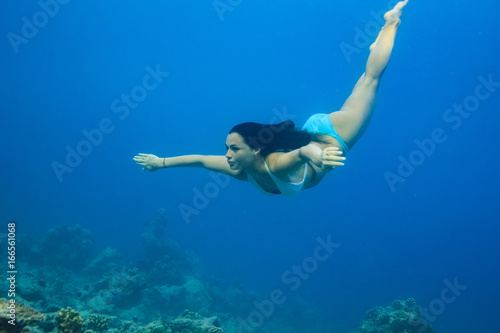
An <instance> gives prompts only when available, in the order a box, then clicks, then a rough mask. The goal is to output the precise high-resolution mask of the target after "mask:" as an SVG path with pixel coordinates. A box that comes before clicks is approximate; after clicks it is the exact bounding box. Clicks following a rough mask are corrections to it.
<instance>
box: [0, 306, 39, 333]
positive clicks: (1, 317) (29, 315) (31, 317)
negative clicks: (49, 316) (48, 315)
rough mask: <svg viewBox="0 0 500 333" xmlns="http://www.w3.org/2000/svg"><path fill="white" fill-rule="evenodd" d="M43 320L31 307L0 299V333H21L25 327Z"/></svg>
mask: <svg viewBox="0 0 500 333" xmlns="http://www.w3.org/2000/svg"><path fill="white" fill-rule="evenodd" d="M11 310H12V311H11ZM44 320H45V316H44V315H43V314H41V313H40V312H38V311H37V310H35V309H33V308H32V307H30V306H27V305H20V304H18V303H11V302H10V301H9V300H6V299H5V298H0V332H12V333H16V332H21V331H22V330H23V328H24V327H26V326H27V325H29V324H31V323H35V322H39V321H44ZM9 322H10V323H9Z"/></svg>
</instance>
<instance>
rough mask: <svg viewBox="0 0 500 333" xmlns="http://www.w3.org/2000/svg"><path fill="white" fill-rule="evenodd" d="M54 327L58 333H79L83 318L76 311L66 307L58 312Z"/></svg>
mask: <svg viewBox="0 0 500 333" xmlns="http://www.w3.org/2000/svg"><path fill="white" fill-rule="evenodd" d="M56 326H57V331H58V332H60V333H80V332H81V330H82V327H83V318H82V317H81V316H80V314H79V313H78V311H76V310H74V309H72V308H70V307H67V308H66V309H61V311H59V316H58V317H57V318H56Z"/></svg>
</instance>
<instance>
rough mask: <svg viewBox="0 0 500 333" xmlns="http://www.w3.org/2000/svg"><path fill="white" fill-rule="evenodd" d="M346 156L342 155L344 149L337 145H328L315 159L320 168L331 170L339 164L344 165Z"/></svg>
mask: <svg viewBox="0 0 500 333" xmlns="http://www.w3.org/2000/svg"><path fill="white" fill-rule="evenodd" d="M343 161H345V157H343V156H342V151H341V150H340V149H339V148H337V147H326V148H325V149H323V151H322V152H321V154H320V155H319V156H318V157H317V159H316V161H313V162H314V163H315V164H317V165H318V166H319V167H320V168H323V169H325V170H328V171H331V170H333V169H334V168H335V167H337V166H342V165H344V163H343Z"/></svg>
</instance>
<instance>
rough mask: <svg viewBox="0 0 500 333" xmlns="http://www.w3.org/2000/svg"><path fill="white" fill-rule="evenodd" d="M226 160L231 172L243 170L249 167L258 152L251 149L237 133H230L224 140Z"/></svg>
mask: <svg viewBox="0 0 500 333" xmlns="http://www.w3.org/2000/svg"><path fill="white" fill-rule="evenodd" d="M226 150H227V153H226V158H227V163H229V167H230V168H231V169H232V170H243V169H246V168H247V167H248V166H249V165H251V164H252V163H253V162H254V161H255V158H256V157H257V153H258V151H256V150H255V149H252V148H251V147H250V146H249V145H247V144H246V143H245V140H244V139H243V137H242V136H241V135H239V134H238V133H230V134H229V135H228V136H227V139H226Z"/></svg>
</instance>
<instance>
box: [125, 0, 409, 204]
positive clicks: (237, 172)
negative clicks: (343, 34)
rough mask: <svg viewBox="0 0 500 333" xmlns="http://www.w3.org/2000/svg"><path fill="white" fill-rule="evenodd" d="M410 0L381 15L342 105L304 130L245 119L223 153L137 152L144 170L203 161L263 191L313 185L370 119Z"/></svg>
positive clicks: (338, 161)
mask: <svg viewBox="0 0 500 333" xmlns="http://www.w3.org/2000/svg"><path fill="white" fill-rule="evenodd" d="M407 3H408V0H405V1H400V2H398V3H397V4H396V6H395V7H394V8H393V9H392V10H390V11H388V12H387V13H386V14H385V15H384V20H385V25H384V27H382V30H381V31H380V33H379V35H378V37H377V39H376V41H375V42H374V43H373V44H372V45H371V46H370V55H369V57H368V61H367V63H366V70H365V73H364V74H363V75H362V76H361V78H360V79H359V81H358V82H357V83H356V86H355V87H354V89H353V91H352V93H351V95H350V96H349V98H348V99H347V101H346V102H345V103H344V105H343V106H342V108H341V109H340V111H335V112H332V113H330V114H315V115H313V116H311V117H310V118H309V119H308V120H307V121H306V123H305V124H304V126H303V127H302V130H297V129H295V128H294V127H295V125H294V123H293V122H292V121H290V120H288V121H285V122H283V123H281V124H276V125H263V124H259V123H243V124H240V125H236V126H235V127H233V129H231V131H230V132H229V135H228V136H227V139H226V149H227V153H226V155H225V156H205V155H185V156H177V157H164V158H160V157H158V156H155V155H152V154H139V155H137V156H135V157H134V160H135V161H136V162H137V163H138V164H140V165H142V166H143V170H148V171H156V170H158V169H162V168H171V167H202V168H205V169H208V170H212V171H216V172H220V173H223V174H226V175H229V176H231V177H234V178H236V179H239V180H243V181H249V182H250V183H252V184H253V185H254V186H255V187H256V188H257V189H258V190H259V191H261V192H262V193H264V194H268V195H274V194H282V195H284V196H294V195H296V194H297V193H298V192H299V191H300V190H301V189H307V188H311V187H314V186H316V185H317V184H318V183H319V182H320V181H321V180H322V179H323V177H324V176H325V175H326V174H327V173H328V172H330V171H331V170H333V169H334V168H335V167H337V166H342V165H344V163H343V161H344V160H345V157H344V156H345V155H346V154H347V153H348V152H349V149H351V148H352V147H353V146H354V144H355V143H356V142H357V141H358V140H359V138H360V137H361V135H362V134H363V133H364V131H365V130H366V128H367V126H368V123H369V122H370V119H371V116H372V114H373V110H374V108H375V102H376V97H377V89H378V87H379V83H380V79H381V77H382V74H383V73H384V70H385V68H386V67H387V63H388V62H389V58H390V56H391V52H392V48H393V46H394V39H395V37H396V32H397V29H398V27H399V24H400V23H401V21H400V16H401V14H402V11H403V8H404V7H405V6H406V4H407Z"/></svg>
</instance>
